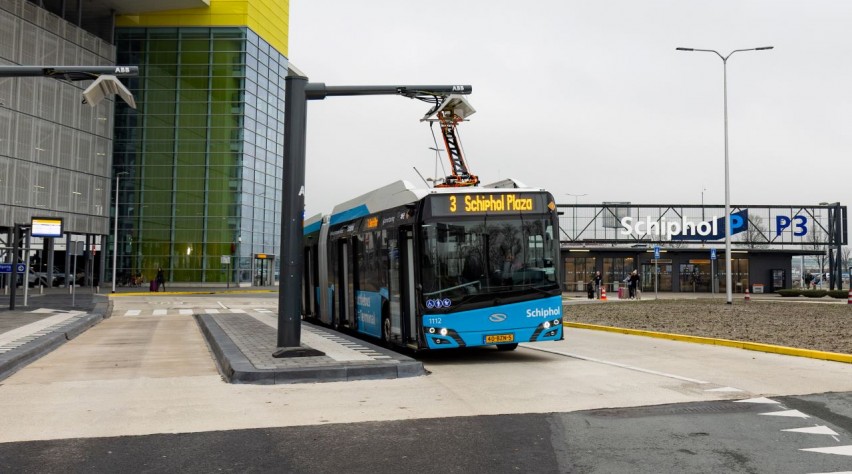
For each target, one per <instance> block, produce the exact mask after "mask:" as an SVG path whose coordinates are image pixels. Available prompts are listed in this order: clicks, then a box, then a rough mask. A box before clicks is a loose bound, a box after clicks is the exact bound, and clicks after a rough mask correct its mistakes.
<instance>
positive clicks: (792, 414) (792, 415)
mask: <svg viewBox="0 0 852 474" xmlns="http://www.w3.org/2000/svg"><path fill="white" fill-rule="evenodd" d="M761 415H766V416H786V417H789V418H810V416H808V415H806V414H804V413H802V412H800V411H799V410H784V411H772V412H768V413H761Z"/></svg>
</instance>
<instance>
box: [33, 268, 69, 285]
mask: <svg viewBox="0 0 852 474" xmlns="http://www.w3.org/2000/svg"><path fill="white" fill-rule="evenodd" d="M64 282H65V272H63V271H62V270H60V269H58V268H56V267H53V279H52V281H51V282H50V284H48V281H47V270H45V271H41V272H30V278H29V285H30V287H37V286H39V285H41V286H60V285H62V283H64Z"/></svg>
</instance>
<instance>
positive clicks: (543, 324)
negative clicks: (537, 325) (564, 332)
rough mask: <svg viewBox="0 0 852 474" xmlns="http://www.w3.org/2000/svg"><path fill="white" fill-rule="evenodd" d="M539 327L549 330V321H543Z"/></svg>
mask: <svg viewBox="0 0 852 474" xmlns="http://www.w3.org/2000/svg"><path fill="white" fill-rule="evenodd" d="M541 325H542V326H543V327H544V329H550V321H545V322H543V323H542V324H541Z"/></svg>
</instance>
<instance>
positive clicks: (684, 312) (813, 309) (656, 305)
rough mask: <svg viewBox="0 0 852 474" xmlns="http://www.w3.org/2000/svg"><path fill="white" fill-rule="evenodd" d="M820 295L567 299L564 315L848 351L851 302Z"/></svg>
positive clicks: (851, 336)
mask: <svg viewBox="0 0 852 474" xmlns="http://www.w3.org/2000/svg"><path fill="white" fill-rule="evenodd" d="M825 300H826V302H821V301H814V300H809V301H805V300H804V298H803V299H802V300H801V301H800V300H799V299H798V298H797V299H796V300H791V299H786V298H778V299H773V300H770V301H754V300H752V301H751V302H748V303H746V302H741V301H735V302H734V304H732V305H727V304H725V301H724V300H723V299H711V298H706V299H694V300H693V299H683V300H671V299H660V300H653V299H647V298H646V299H643V300H641V301H618V302H603V303H601V302H594V303H587V302H585V301H576V302H571V303H568V305H567V307H566V320H567V321H571V322H578V323H587V324H598V325H603V326H615V327H621V328H627V329H641V330H646V331H657V332H666V333H672V334H683V335H689V336H703V337H712V338H720V339H730V340H735V341H746V342H760V343H765V344H774V345H779V346H787V347H795V348H799V349H813V350H819V351H828V352H838V353H842V354H852V305H847V304H839V303H838V302H836V300H828V299H827V298H826V299H825ZM829 301H833V302H829Z"/></svg>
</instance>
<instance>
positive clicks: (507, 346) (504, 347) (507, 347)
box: [497, 342, 518, 352]
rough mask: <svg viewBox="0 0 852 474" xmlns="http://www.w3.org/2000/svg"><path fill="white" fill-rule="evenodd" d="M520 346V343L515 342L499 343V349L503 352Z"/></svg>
mask: <svg viewBox="0 0 852 474" xmlns="http://www.w3.org/2000/svg"><path fill="white" fill-rule="evenodd" d="M517 348H518V343H517V342H516V343H514V344H497V350H498V351H501V352H510V351H513V350H515V349H517Z"/></svg>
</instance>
